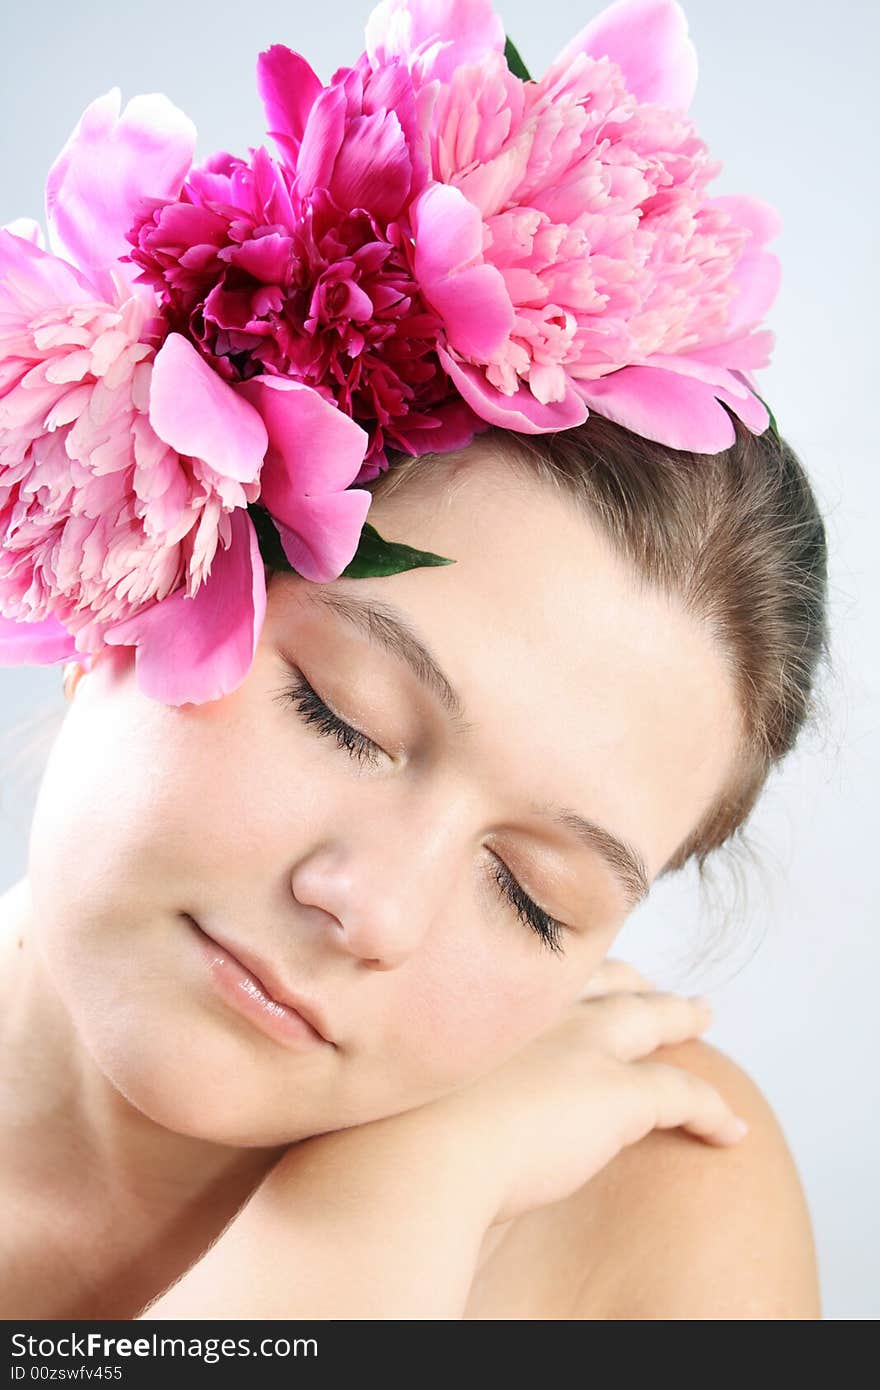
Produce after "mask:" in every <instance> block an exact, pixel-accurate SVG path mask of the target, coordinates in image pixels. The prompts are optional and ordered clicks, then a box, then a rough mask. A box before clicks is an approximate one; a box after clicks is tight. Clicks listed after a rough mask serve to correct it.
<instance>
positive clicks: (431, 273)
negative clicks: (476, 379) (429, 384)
mask: <svg viewBox="0 0 880 1390" xmlns="http://www.w3.org/2000/svg"><path fill="white" fill-rule="evenodd" d="M410 219H411V222H412V227H413V232H414V235H415V242H416V245H415V257H414V262H415V273H416V279H417V280H418V282H419V284H420V286H421V288H422V293H423V294H424V296H425V298H426V299H427V300H428V302H429V303H430V305H431V306H432V308H434V309H435V310H436V311H437V313H438V314H441V315H442V316H443V320H444V324H445V327H446V336H447V338H448V340H449V342H450V344H451V346H452V347H454V348H455V349H456V351H457V352H460V353H461V354H462V356H463V357H472V358H475V359H476V360H478V361H481V362H486V361H488V360H489V359H490V358H491V357H492V356H493V354H494V353H496V352H498V351H499V350H500V349H501V348H502V347H503V345H504V343H505V341H506V340H507V338H508V336H509V334H510V331H511V329H512V328H513V324H514V312H513V305H512V303H511V302H510V295H509V294H508V292H507V287H506V285H505V283H504V276H503V275H502V274H501V271H500V270H499V269H498V267H497V266H494V265H488V264H486V263H482V264H479V263H478V264H476V265H469V264H468V262H471V261H475V260H476V261H478V262H480V261H482V247H483V219H482V217H481V216H480V212H479V209H478V208H476V207H475V206H474V204H473V203H472V202H470V201H469V199H467V198H466V197H465V196H464V194H463V193H462V192H461V191H460V190H459V189H458V188H455V187H454V186H453V185H451V184H443V183H432V184H429V185H428V187H427V188H425V189H424V190H423V191H422V192H421V193H420V194H419V196H418V198H416V199H415V201H414V202H413V204H412V206H411V208H410Z"/></svg>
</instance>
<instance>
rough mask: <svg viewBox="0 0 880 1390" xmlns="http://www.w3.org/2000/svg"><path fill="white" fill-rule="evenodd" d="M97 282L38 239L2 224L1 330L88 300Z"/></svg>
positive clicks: (0, 271) (0, 268)
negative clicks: (25, 235) (53, 253)
mask: <svg viewBox="0 0 880 1390" xmlns="http://www.w3.org/2000/svg"><path fill="white" fill-rule="evenodd" d="M94 298H95V286H94V285H92V284H90V283H89V281H88V280H87V279H86V277H85V276H84V275H82V274H80V272H79V271H78V270H77V269H76V267H75V266H72V265H71V264H70V262H69V261H64V260H59V258H58V257H57V256H53V255H52V253H51V252H50V251H44V250H43V248H42V247H41V246H39V245H38V244H37V242H35V241H31V240H29V239H25V238H24V237H20V236H17V235H16V234H15V233H14V232H13V231H12V230H11V229H10V228H8V227H4V228H0V330H2V329H3V328H4V327H5V326H6V322H7V321H8V322H9V323H10V324H13V323H16V322H17V323H21V322H25V323H26V322H28V320H30V319H32V318H36V317H37V315H38V314H40V313H42V312H43V311H44V310H45V309H54V308H56V307H57V306H58V305H61V304H63V305H74V304H88V303H89V302H91V301H92V300H94Z"/></svg>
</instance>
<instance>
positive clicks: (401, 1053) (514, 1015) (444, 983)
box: [383, 924, 573, 1094]
mask: <svg viewBox="0 0 880 1390" xmlns="http://www.w3.org/2000/svg"><path fill="white" fill-rule="evenodd" d="M453 930H454V929H453V928H452V927H451V926H450V928H449V935H448V937H447V940H448V941H449V942H450V943H451V942H452V935H453ZM479 930H480V929H479V924H471V927H470V935H471V939H472V940H473V938H475V937H478V935H479ZM493 945H494V946H495V947H496V949H494V950H492V949H486V948H483V949H476V948H474V947H473V946H472V945H471V946H470V947H467V945H466V943H465V942H464V941H463V940H460V939H459V940H457V941H456V942H455V943H454V948H453V949H450V950H448V951H444V952H443V955H442V957H441V956H440V955H439V954H438V953H437V952H434V953H433V954H431V953H428V952H426V953H425V954H424V955H423V956H421V957H420V960H419V962H418V965H419V977H418V980H416V979H414V978H413V976H412V975H411V976H410V977H409V979H407V980H405V979H404V978H403V976H401V980H400V986H399V994H398V996H397V1006H396V1007H389V1009H388V1012H387V1015H386V1016H387V1017H389V1018H391V1019H392V1020H393V1021H392V1024H391V1027H390V1029H389V1030H388V1032H387V1034H386V1038H385V1041H386V1042H387V1055H390V1056H391V1057H393V1058H394V1059H395V1064H396V1067H397V1068H399V1069H400V1070H401V1071H402V1073H403V1077H402V1079H403V1081H404V1084H407V1082H408V1081H409V1082H411V1083H412V1084H413V1085H426V1086H428V1087H429V1089H430V1091H431V1093H432V1094H439V1093H441V1092H442V1091H443V1090H446V1089H449V1088H451V1087H453V1086H456V1085H459V1084H461V1083H462V1082H466V1081H468V1080H470V1079H471V1078H473V1077H475V1076H477V1075H480V1074H481V1073H483V1072H485V1071H488V1070H490V1069H491V1068H492V1067H494V1066H496V1065H500V1064H501V1062H503V1061H504V1060H505V1058H507V1057H508V1056H510V1055H511V1054H512V1053H513V1052H514V1051H516V1050H517V1048H518V1047H520V1046H522V1045H524V1044H525V1043H527V1042H528V1041H529V1040H530V1039H531V1038H533V1037H536V1036H537V1035H538V1034H539V1033H542V1032H543V1031H544V1030H545V1029H546V1028H549V1027H550V1026H551V1025H552V1024H553V1022H554V1021H555V1020H556V1019H557V1018H558V1017H559V1016H560V1013H561V1011H562V1010H563V1009H564V1008H565V1007H566V1006H567V1001H568V999H570V997H571V994H572V989H573V986H572V982H571V978H570V976H569V975H568V973H567V972H566V971H565V970H564V969H563V968H562V967H561V966H560V965H559V963H558V962H556V961H555V960H554V961H550V962H548V963H546V964H545V963H544V962H543V961H542V960H541V958H540V956H539V957H538V959H535V954H537V952H536V953H534V954H532V953H530V952H529V951H528V950H524V951H520V950H517V949H516V948H515V947H514V945H513V944H511V946H510V957H509V959H503V958H500V957H499V952H498V949H497V945H498V943H497V942H495V943H493ZM554 966H555V967H556V971H557V974H556V975H555V976H554V975H553V973H552V971H553V967H554ZM405 973H406V972H404V974H405ZM383 1051H384V1049H383Z"/></svg>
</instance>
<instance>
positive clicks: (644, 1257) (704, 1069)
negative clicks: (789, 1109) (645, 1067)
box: [571, 1039, 822, 1320]
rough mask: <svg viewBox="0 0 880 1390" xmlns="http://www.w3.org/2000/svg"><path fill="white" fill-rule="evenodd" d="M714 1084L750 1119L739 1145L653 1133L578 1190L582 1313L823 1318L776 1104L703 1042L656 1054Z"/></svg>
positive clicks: (811, 1248)
mask: <svg viewBox="0 0 880 1390" xmlns="http://www.w3.org/2000/svg"><path fill="white" fill-rule="evenodd" d="M653 1056H654V1058H655V1059H656V1060H658V1061H666V1062H671V1063H672V1064H673V1065H675V1066H679V1067H683V1068H686V1069H687V1070H689V1071H692V1072H694V1073H695V1074H697V1075H698V1076H701V1077H703V1078H705V1079H706V1080H707V1081H709V1082H711V1084H712V1085H713V1086H715V1087H716V1088H717V1089H718V1090H719V1091H720V1092H721V1093H722V1095H724V1097H725V1098H726V1099H727V1100H729V1102H730V1103H731V1105H732V1107H733V1109H734V1110H735V1111H736V1112H737V1113H738V1114H740V1115H742V1117H743V1119H745V1120H746V1121H747V1123H748V1125H749V1133H748V1134H747V1135H746V1136H745V1138H744V1139H742V1140H740V1142H739V1143H738V1144H735V1145H733V1146H725V1147H721V1146H718V1145H714V1144H709V1143H707V1142H705V1141H703V1140H701V1139H699V1138H697V1137H695V1136H693V1135H691V1134H689V1133H687V1132H686V1131H684V1130H681V1129H676V1130H654V1131H652V1133H651V1134H649V1135H647V1136H646V1137H645V1138H644V1139H643V1140H641V1141H640V1142H639V1143H638V1144H633V1145H631V1146H630V1147H628V1148H627V1149H624V1150H623V1151H622V1152H621V1153H620V1154H619V1155H618V1156H617V1158H615V1159H614V1160H613V1162H612V1163H609V1164H608V1165H607V1166H606V1167H605V1168H604V1169H603V1170H602V1171H601V1172H600V1173H598V1174H597V1175H596V1176H595V1177H594V1178H593V1179H591V1181H590V1182H589V1183H587V1184H586V1186H585V1187H584V1188H583V1189H582V1190H581V1191H580V1192H579V1193H578V1194H577V1196H576V1198H574V1199H572V1200H573V1201H574V1202H575V1203H576V1204H577V1207H578V1210H577V1217H578V1220H577V1223H576V1229H577V1231H578V1241H579V1245H580V1249H581V1252H582V1254H583V1257H584V1258H583V1267H582V1268H583V1279H582V1283H581V1287H580V1290H579V1293H578V1296H577V1298H576V1300H575V1305H574V1311H573V1313H572V1314H571V1316H572V1317H574V1318H599V1319H605V1318H611V1319H642V1320H644V1319H679V1318H682V1319H750V1320H753V1319H774V1320H777V1319H796V1320H801V1319H817V1318H821V1317H822V1313H821V1304H820V1289H819V1277H818V1269H817V1261H816V1251H815V1245H814V1237H813V1229H812V1223H811V1220H810V1214H809V1210H808V1207H807V1202H806V1198H805V1194H804V1191H803V1187H802V1184H801V1180H800V1176H799V1173H798V1170H797V1166H796V1163H795V1160H794V1157H793V1155H792V1152H791V1149H790V1148H789V1145H788V1142H787V1140H786V1137H785V1134H784V1132H783V1130H782V1127H781V1125H780V1122H779V1119H778V1117H777V1116H776V1114H775V1112H774V1110H773V1108H772V1106H771V1105H770V1103H769V1101H768V1100H767V1098H766V1096H765V1095H764V1094H763V1092H762V1091H761V1089H760V1087H759V1086H758V1085H757V1083H756V1082H755V1081H754V1080H753V1078H752V1077H751V1076H749V1074H748V1073H747V1072H746V1071H745V1070H744V1069H743V1068H742V1067H741V1066H740V1065H739V1064H738V1063H737V1062H735V1061H734V1060H733V1059H732V1058H731V1057H729V1056H728V1055H727V1054H726V1053H724V1052H722V1051H721V1050H720V1049H719V1048H716V1047H714V1046H712V1045H711V1044H710V1043H707V1042H705V1041H704V1040H702V1039H693V1040H690V1041H688V1042H684V1043H679V1044H675V1045H671V1046H667V1047H662V1048H659V1049H658V1050H657V1052H656V1053H655V1054H653Z"/></svg>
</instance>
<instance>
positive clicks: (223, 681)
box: [104, 507, 266, 705]
mask: <svg viewBox="0 0 880 1390" xmlns="http://www.w3.org/2000/svg"><path fill="white" fill-rule="evenodd" d="M230 524H231V529H232V539H231V541H230V544H229V548H228V549H226V550H224V549H223V548H222V546H218V548H217V552H216V554H215V555H214V559H213V561H212V564H211V572H210V575H209V576H208V578H207V579H206V580H205V581H204V583H203V584H201V585H200V586H199V588H198V589H197V590H196V592H195V594H194V595H193V597H192V598H187V596H186V590H185V589H184V588H183V587H181V588H179V589H175V591H174V592H173V593H171V594H169V595H168V597H167V598H163V599H161V600H160V601H159V602H158V603H154V604H152V605H151V606H150V607H149V608H147V609H145V610H144V611H143V612H142V613H138V614H136V615H135V616H134V617H132V618H126V619H125V620H124V621H123V622H121V623H117V624H116V625H115V626H114V627H112V628H108V629H107V630H106V632H105V633H104V641H105V642H106V643H108V644H109V645H111V646H124V647H131V646H133V647H135V648H136V649H137V650H136V654H135V676H136V679H137V683H138V686H139V688H140V689H141V690H142V691H143V693H144V694H145V695H148V696H150V698H151V699H153V700H160V701H161V702H162V703H163V704H166V705H184V704H196V705H202V704H205V703H206V702H207V701H209V700H219V699H221V698H222V696H224V695H229V694H231V692H232V691H233V690H236V689H237V688H238V686H239V685H241V683H242V681H243V680H244V678H245V677H246V675H247V673H248V671H249V670H250V668H251V665H252V663H253V659H254V654H255V652H256V650H257V645H258V643H259V640H260V634H261V633H262V630H263V622H264V619H265V616H266V572H265V569H264V566H263V560H262V557H261V555H260V548H259V544H258V542H257V533H256V531H255V530H254V526H253V522H252V521H251V519H250V517H249V516H248V514H247V511H246V510H245V509H244V508H243V507H236V508H235V509H234V510H233V511H232V512H231V514H230Z"/></svg>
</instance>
